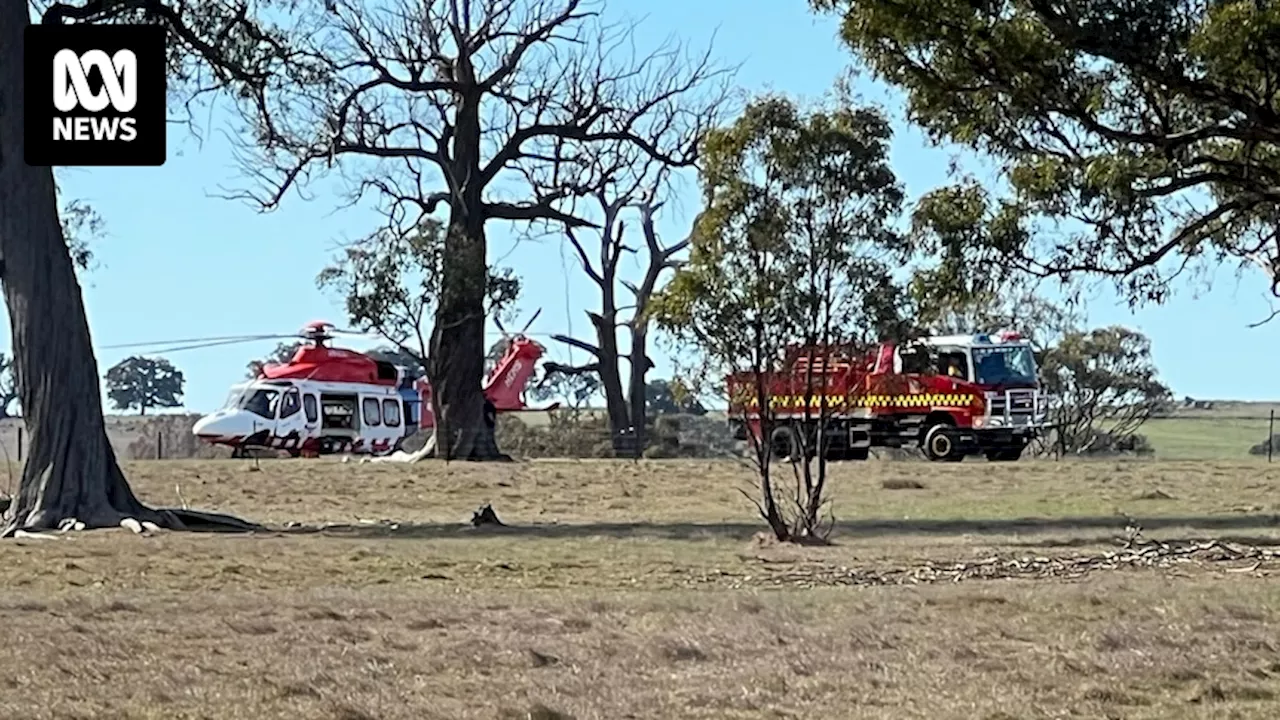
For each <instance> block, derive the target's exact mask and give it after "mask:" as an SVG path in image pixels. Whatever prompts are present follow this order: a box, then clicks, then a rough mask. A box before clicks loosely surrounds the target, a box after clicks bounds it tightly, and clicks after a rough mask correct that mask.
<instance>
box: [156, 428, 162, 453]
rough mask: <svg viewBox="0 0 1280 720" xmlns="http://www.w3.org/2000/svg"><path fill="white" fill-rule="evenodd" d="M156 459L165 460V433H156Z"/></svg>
mask: <svg viewBox="0 0 1280 720" xmlns="http://www.w3.org/2000/svg"><path fill="white" fill-rule="evenodd" d="M156 459H157V460H163V459H164V433H163V432H160V431H159V430H157V431H156Z"/></svg>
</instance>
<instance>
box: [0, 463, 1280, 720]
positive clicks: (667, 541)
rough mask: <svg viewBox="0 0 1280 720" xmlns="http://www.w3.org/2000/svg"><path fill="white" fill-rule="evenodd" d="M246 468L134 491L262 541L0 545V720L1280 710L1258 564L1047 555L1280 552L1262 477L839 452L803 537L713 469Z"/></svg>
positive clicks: (176, 473)
mask: <svg viewBox="0 0 1280 720" xmlns="http://www.w3.org/2000/svg"><path fill="white" fill-rule="evenodd" d="M252 467H254V466H253V465H252V464H251V463H247V462H242V461H220V462H219V461H206V462H197V461H173V462H140V463H135V464H132V465H130V466H129V467H128V472H129V474H130V477H131V478H132V480H133V483H134V485H135V487H136V489H137V490H138V491H139V493H140V494H141V495H143V496H144V497H145V498H146V499H147V500H148V501H150V502H153V503H156V504H168V505H174V504H179V503H181V502H183V501H185V502H187V503H190V504H191V505H192V506H193V507H203V508H216V509H220V510H224V511H229V512H235V513H240V514H242V515H244V516H247V517H250V518H252V519H255V520H258V521H261V522H264V523H268V524H270V525H271V526H272V527H273V531H272V532H269V533H266V534H263V535H259V536H208V535H206V536H198V535H191V534H172V533H162V534H159V535H156V536H153V537H140V536H133V535H130V534H128V533H127V532H125V531H102V532H94V533H84V534H72V535H67V536H62V537H60V538H59V539H56V540H44V539H40V540H36V539H21V540H17V541H11V542H9V543H5V544H3V545H0V552H3V553H4V555H5V557H4V562H3V563H2V564H0V582H3V585H4V587H5V593H4V594H3V596H2V597H0V623H3V627H4V629H5V632H6V640H7V641H8V645H9V648H10V652H7V653H5V654H4V655H3V656H2V657H0V717H6V718H9V717H12V718H54V717H59V718H90V717H93V718H105V717H111V718H116V717H120V718H156V719H159V718H164V719H165V720H171V719H175V718H219V719H223V718H245V719H249V718H255V719H256V718H274V717H300V718H302V717H305V718H320V719H322V720H323V719H332V720H368V719H370V718H377V719H380V720H382V719H387V720H391V719H401V718H403V719H406V720H407V719H409V718H413V719H415V720H417V719H421V718H541V719H543V720H549V719H551V718H565V717H575V718H608V719H614V718H788V717H796V718H799V717H815V716H818V717H832V718H846V717H848V718H863V717H866V718H872V717H920V718H986V719H988V720H995V719H997V718H1002V719H1008V718H1038V717H1046V718H1048V717H1068V716H1074V717H1091V718H1103V717H1117V718H1118V717H1123V718H1220V717H1236V718H1270V717H1274V716H1275V707H1276V705H1275V703H1274V702H1273V698H1275V697H1276V694H1277V693H1280V626H1277V624H1276V620H1277V617H1278V614H1280V585H1277V583H1276V582H1275V581H1274V578H1272V577H1271V574H1272V572H1273V571H1274V570H1275V568H1276V567H1277V563H1276V562H1274V561H1272V560H1271V559H1270V557H1269V556H1268V555H1260V554H1259V553H1265V552H1268V551H1266V550H1258V551H1255V552H1254V554H1255V557H1254V558H1253V559H1237V560H1223V559H1222V558H1221V557H1218V558H1214V557H1212V556H1211V555H1207V554H1201V555H1190V554H1189V555H1186V556H1183V557H1179V558H1165V560H1164V561H1163V562H1158V563H1157V562H1148V561H1141V562H1121V561H1117V560H1111V561H1107V560H1103V561H1101V562H1096V563H1094V564H1092V565H1083V564H1081V565H1073V564H1066V563H1063V562H1059V560H1060V559H1062V558H1071V557H1086V556H1087V557H1094V558H1097V557H1100V556H1101V555H1102V554H1103V553H1107V552H1112V553H1115V552H1118V551H1117V548H1116V543H1117V540H1116V538H1118V537H1120V536H1123V535H1124V528H1125V525H1126V523H1127V522H1128V520H1127V518H1133V519H1135V520H1136V521H1137V522H1138V523H1140V524H1141V526H1142V528H1143V533H1144V535H1145V536H1147V537H1148V538H1153V539H1165V540H1190V539H1198V538H1210V537H1212V538H1221V539H1226V540H1230V541H1232V542H1235V543H1241V544H1247V545H1250V546H1253V547H1255V548H1267V547H1270V546H1272V545H1274V544H1276V543H1280V528H1278V527H1277V524H1276V523H1277V521H1278V520H1280V517H1278V515H1277V514H1278V513H1280V506H1278V503H1280V499H1277V498H1278V495H1277V489H1280V468H1275V467H1272V466H1268V465H1267V464H1266V463H1259V462H1234V463H1225V462H1223V463H1175V462H1132V463H1125V462H1079V463H1052V462H1024V463H1017V464H988V463H984V462H970V463H964V464H961V465H956V466H937V465H930V464H923V463H887V462H886V463H842V464H839V465H837V466H833V467H835V477H834V478H833V484H834V489H833V494H834V498H835V501H836V504H835V508H834V511H835V516H836V519H837V528H836V535H835V540H836V544H835V545H833V546H831V547H821V548H798V547H780V546H777V545H775V544H773V543H771V542H767V541H763V540H761V539H760V538H759V537H758V536H757V532H758V531H759V529H760V525H759V523H758V522H757V521H756V520H755V518H754V517H753V516H752V513H751V508H750V505H749V504H748V503H747V502H746V500H745V499H744V498H742V497H741V495H740V494H738V493H737V492H736V489H735V488H738V487H748V486H749V482H750V479H751V476H750V474H749V472H748V471H746V470H745V469H743V468H741V467H740V466H737V465H734V464H732V463H728V462H709V461H702V462H692V461H691V462H681V461H656V462H641V463H635V464H633V463H629V462H611V461H582V462H574V461H565V462H551V461H547V462H530V463H519V464H509V465H474V464H454V465H451V466H446V465H444V464H442V463H423V464H418V465H413V466H393V465H375V464H357V463H348V464H344V463H340V462H338V461H328V460H321V461H271V462H265V461H264V462H262V463H261V465H260V468H261V469H260V470H257V471H254V470H252V469H251V468H252ZM913 485H922V486H923V487H919V488H915V489H909V488H911V487H912V486H913ZM892 488H904V489H892ZM484 502H492V503H493V507H494V508H495V509H496V511H497V512H498V514H499V515H500V516H501V517H502V519H503V520H504V521H506V522H507V523H508V524H509V527H507V528H491V529H486V528H472V527H471V526H470V525H468V524H467V523H466V520H467V519H468V518H469V517H470V511H472V510H474V509H475V508H476V507H477V506H478V505H480V504H481V503H484ZM295 523H296V524H301V526H293V525H292V524H295ZM326 525H329V526H330V527H328V528H327V529H321V528H322V527H323V526H326ZM1116 557H1129V556H1128V555H1124V553H1121V555H1120V556H1116ZM1019 558H1022V559H1024V560H1023V561H1021V562H1018V563H1015V562H1013V561H1014V560H1018V559H1019ZM959 564H964V567H965V568H967V569H966V570H963V571H961V570H957V568H958V567H959ZM1107 565H1118V568H1117V569H1107V567H1106V566H1107ZM1054 568H1057V569H1056V570H1055V569H1054ZM948 573H950V574H948ZM984 573H986V574H996V575H1006V576H1010V577H1006V578H1005V579H980V578H978V577H975V575H982V574H984ZM953 577H959V578H961V580H960V581H954V580H953V579H952V578H953Z"/></svg>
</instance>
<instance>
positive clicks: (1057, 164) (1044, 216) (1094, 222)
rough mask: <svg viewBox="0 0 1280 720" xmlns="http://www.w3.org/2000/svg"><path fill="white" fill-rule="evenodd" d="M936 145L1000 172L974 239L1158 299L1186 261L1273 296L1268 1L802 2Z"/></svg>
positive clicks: (1274, 148)
mask: <svg viewBox="0 0 1280 720" xmlns="http://www.w3.org/2000/svg"><path fill="white" fill-rule="evenodd" d="M812 1H813V5H814V6H815V7H816V8H818V9H820V10H822V11H832V12H838V13H841V14H842V15H843V24H842V26H841V37H842V38H843V40H844V42H845V43H846V44H847V45H848V47H849V48H851V49H852V50H853V52H854V53H855V54H856V56H857V59H858V60H859V61H860V63H862V64H863V65H865V66H866V67H868V68H869V69H870V70H872V71H873V72H874V73H875V75H876V76H878V77H879V78H881V79H884V80H887V81H888V82H889V83H891V84H892V85H894V86H896V87H898V88H900V89H902V90H903V91H905V93H906V97H907V103H908V115H909V118H910V119H911V120H912V121H914V122H916V123H918V124H920V125H921V126H922V127H924V128H925V129H926V130H927V131H928V133H929V134H930V135H931V136H932V137H933V138H934V139H935V140H948V141H952V142H957V143H961V144H964V145H968V146H970V147H973V148H976V149H978V150H980V151H982V152H983V153H985V154H987V156H989V157H991V158H994V159H995V160H996V161H997V162H998V163H1000V165H1001V167H1002V168H1003V170H1004V179H1005V180H1006V181H1007V184H1008V192H1007V193H1006V194H1003V196H1002V197H998V198H997V197H996V196H995V195H996V194H995V193H992V192H991V191H990V190H987V189H986V188H979V187H978V185H977V184H976V182H974V181H969V182H968V183H966V185H967V187H969V188H970V190H971V191H973V192H972V193H971V194H970V195H969V196H967V197H965V198H956V199H967V200H970V201H971V200H973V199H974V197H975V196H976V198H977V199H979V200H981V201H982V203H983V204H984V205H985V210H986V213H985V220H986V228H987V229H988V231H989V232H986V233H984V234H983V236H982V241H983V243H982V244H983V247H984V249H986V250H988V251H991V252H992V253H993V254H994V255H996V256H999V257H1002V258H1005V259H1007V260H1009V261H1011V263H1012V264H1013V265H1014V266H1015V267H1019V268H1022V269H1025V270H1027V271H1029V272H1032V273H1034V274H1037V275H1040V276H1045V277H1047V276H1054V275H1056V276H1059V277H1061V276H1070V275H1072V274H1074V273H1079V272H1086V273H1092V274H1101V275H1103V276H1109V277H1111V278H1113V279H1114V280H1115V281H1116V284H1117V287H1118V289H1119V290H1120V291H1121V292H1122V293H1124V294H1125V296H1127V297H1128V298H1129V300H1130V301H1131V302H1135V303H1136V302H1144V301H1151V300H1154V301H1160V300H1162V299H1164V298H1165V297H1166V295H1167V293H1168V290H1169V282H1170V280H1172V279H1173V278H1174V277H1176V276H1178V275H1179V274H1180V273H1182V272H1183V271H1184V270H1186V269H1187V268H1189V267H1192V266H1193V265H1194V264H1195V263H1197V262H1201V261H1203V262H1207V263H1210V264H1212V263H1215V262H1220V261H1223V260H1232V261H1239V262H1242V263H1252V264H1254V265H1256V266H1258V267H1260V268H1261V269H1262V270H1263V271H1264V272H1266V273H1267V274H1268V275H1269V276H1270V278H1271V280H1272V290H1273V292H1280V285H1277V284H1276V283H1277V282H1278V281H1280V274H1278V272H1277V271H1278V270H1280V215H1278V210H1280V94H1278V93H1280V3H1276V2H1266V1H1262V2H1259V1H1257V0H1222V1H1214V2H1205V1H1204V0H1141V1H1138V0H978V1H972V2H971V1H968V0H965V1H960V0H812Z"/></svg>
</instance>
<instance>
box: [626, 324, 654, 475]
mask: <svg viewBox="0 0 1280 720" xmlns="http://www.w3.org/2000/svg"><path fill="white" fill-rule="evenodd" d="M632 325H633V328H632V330H631V386H630V388H629V389H628V391H627V399H628V400H629V401H630V403H631V425H632V427H634V428H635V443H636V454H637V455H639V454H640V453H643V452H644V449H645V446H646V445H647V444H648V440H647V438H646V437H645V434H646V432H645V428H646V427H647V424H648V420H649V418H648V413H647V412H646V409H647V408H646V407H645V401H646V399H647V398H646V393H647V392H648V387H647V386H646V385H645V382H644V379H645V376H646V375H647V374H648V373H649V353H648V344H649V342H648V340H649V338H648V328H646V327H645V326H644V325H643V324H642V322H641V321H639V320H633V321H632Z"/></svg>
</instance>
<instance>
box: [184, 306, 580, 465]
mask: <svg viewBox="0 0 1280 720" xmlns="http://www.w3.org/2000/svg"><path fill="white" fill-rule="evenodd" d="M534 317H535V318H536V317H537V315H536V314H535V315H534ZM532 323H533V319H530V321H529V323H528V324H526V325H525V329H524V330H522V331H521V332H520V333H517V334H516V335H514V336H507V339H508V340H509V342H508V343H507V347H506V352H505V353H504V354H503V356H502V357H501V358H500V359H499V360H498V362H497V363H496V364H495V366H494V368H493V370H492V371H491V372H490V373H489V375H488V377H487V378H485V380H484V385H483V388H484V393H485V396H486V398H487V399H488V401H489V403H490V404H491V405H492V409H493V410H494V411H496V412H519V411H531V410H534V408H530V407H529V406H528V404H527V403H526V402H525V398H524V393H525V389H526V386H527V385H528V382H529V380H530V378H532V377H533V374H534V371H535V370H536V363H537V361H538V360H539V359H540V358H541V357H542V356H543V354H544V353H545V352H546V349H545V348H544V347H543V346H542V345H541V344H539V343H537V342H535V341H533V340H531V339H529V338H528V337H526V336H525V334H524V332H525V330H527V329H528V327H529V325H530V324H532ZM501 327H502V326H501V324H499V328H500V329H501ZM334 330H335V328H334V325H333V324H332V323H328V322H313V323H309V324H308V325H306V326H305V327H304V328H303V329H302V332H301V333H300V335H299V337H302V338H303V339H305V340H306V341H307V343H306V344H303V345H302V346H301V347H299V348H298V351H297V352H296V353H295V354H294V356H293V358H292V359H291V360H290V361H289V362H287V363H284V364H268V365H264V366H263V367H262V368H261V370H260V371H259V375H258V377H257V378H254V379H253V380H250V381H248V382H244V383H240V384H237V385H233V386H232V388H231V394H230V396H229V397H228V398H227V400H226V402H225V403H224V404H223V406H222V407H221V408H220V409H218V410H217V411H215V412H213V413H211V414H209V415H206V416H204V417H202V418H200V419H199V420H198V421H197V422H196V424H195V426H194V427H193V428H192V433H194V434H195V435H196V437H198V438H200V439H201V440H203V441H205V442H208V443H211V444H215V445H224V446H228V447H231V448H233V449H235V451H236V452H237V454H240V453H243V452H244V451H245V450H249V449H257V448H262V449H271V450H283V451H286V452H288V453H289V454H290V455H292V456H294V457H298V456H305V457H315V456H318V455H327V454H332V453H350V454H356V455H374V456H382V455H389V454H390V453H393V452H395V451H396V450H397V449H398V448H399V447H400V444H401V443H402V442H403V441H404V439H405V438H406V437H408V436H409V435H412V434H414V433H415V432H419V431H430V430H433V429H434V427H435V416H434V414H433V412H432V410H431V408H432V404H431V385H430V383H428V382H426V381H425V380H418V381H417V382H416V383H414V384H413V386H412V387H409V385H408V383H407V381H406V379H405V375H404V371H403V369H402V368H400V367H397V366H395V365H392V364H391V363H387V362H383V361H380V360H375V359H374V358H372V357H369V356H368V355H365V354H364V353H360V352H356V351H354V350H347V349H343V348H335V347H331V346H330V345H328V344H327V343H328V341H330V340H332V339H333V335H332V334H331V333H332V332H333V331H334ZM503 332H504V335H505V330H504V331H503ZM555 407H556V405H552V406H550V407H547V408H538V409H537V410H538V411H545V410H551V409H554V408H555Z"/></svg>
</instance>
